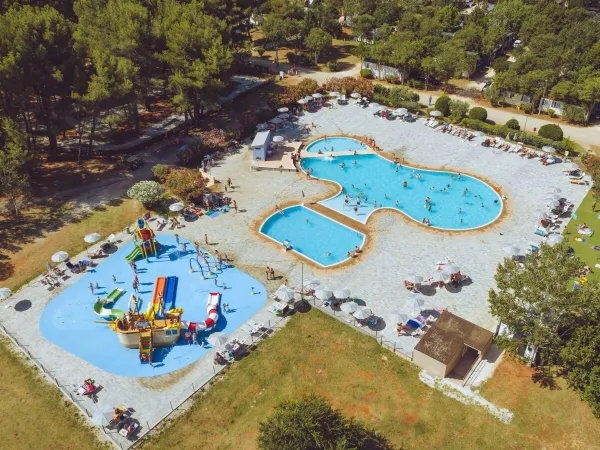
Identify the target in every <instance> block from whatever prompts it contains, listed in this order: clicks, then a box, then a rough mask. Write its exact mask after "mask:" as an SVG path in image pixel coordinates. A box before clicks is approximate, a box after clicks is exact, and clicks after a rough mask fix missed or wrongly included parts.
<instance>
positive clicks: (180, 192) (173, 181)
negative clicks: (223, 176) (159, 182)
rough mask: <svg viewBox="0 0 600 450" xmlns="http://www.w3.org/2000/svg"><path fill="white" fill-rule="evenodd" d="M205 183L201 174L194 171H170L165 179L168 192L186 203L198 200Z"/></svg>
mask: <svg viewBox="0 0 600 450" xmlns="http://www.w3.org/2000/svg"><path fill="white" fill-rule="evenodd" d="M205 183H206V181H205V179H204V178H202V173H200V172H199V171H198V170H194V169H185V168H182V169H175V170H171V171H170V172H169V173H168V175H167V177H166V178H165V186H166V187H167V189H168V190H169V192H170V193H171V194H173V195H175V196H177V197H179V198H180V199H182V200H186V201H196V200H199V198H200V196H201V195H202V190H203V189H204V186H205Z"/></svg>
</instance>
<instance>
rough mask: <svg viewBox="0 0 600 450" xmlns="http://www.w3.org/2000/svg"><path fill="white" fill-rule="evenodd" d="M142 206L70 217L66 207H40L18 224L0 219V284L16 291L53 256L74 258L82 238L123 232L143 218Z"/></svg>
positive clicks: (123, 203) (127, 203)
mask: <svg viewBox="0 0 600 450" xmlns="http://www.w3.org/2000/svg"><path fill="white" fill-rule="evenodd" d="M143 212H144V208H143V207H142V205H141V204H140V203H139V202H137V201H135V200H130V199H125V200H119V201H117V202H115V203H114V204H112V205H107V206H105V207H98V208H97V209H95V210H93V211H91V212H90V213H89V214H77V213H73V211H72V207H70V206H69V205H61V206H60V207H56V206H55V205H49V206H41V207H39V208H37V209H35V210H28V211H25V212H24V213H23V217H22V222H21V223H19V224H15V223H14V219H13V218H12V217H6V218H0V243H1V249H2V250H1V251H0V253H3V254H0V282H1V284H2V286H3V287H8V288H10V289H13V290H15V289H17V288H18V287H20V286H22V285H23V284H25V283H27V282H28V281H30V280H31V279H33V278H35V277H36V276H38V275H39V274H40V273H42V272H43V271H44V270H46V263H48V262H49V261H50V257H51V256H52V254H53V253H55V252H57V251H59V250H64V251H66V252H67V253H68V254H69V255H76V254H78V253H79V252H81V251H83V250H85V248H86V246H88V245H89V244H86V243H85V242H84V241H83V237H84V236H85V235H86V234H89V233H99V234H100V235H101V236H102V237H104V238H105V237H107V236H108V235H109V234H110V233H114V232H117V231H121V230H123V229H124V228H125V227H126V226H127V225H129V224H131V223H132V222H133V221H134V220H135V219H136V218H138V217H140V215H141V214H143Z"/></svg>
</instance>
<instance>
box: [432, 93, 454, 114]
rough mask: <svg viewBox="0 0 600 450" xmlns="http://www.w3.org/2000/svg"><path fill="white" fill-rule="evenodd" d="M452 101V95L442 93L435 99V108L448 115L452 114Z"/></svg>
mask: <svg viewBox="0 0 600 450" xmlns="http://www.w3.org/2000/svg"><path fill="white" fill-rule="evenodd" d="M450 102H451V99H450V97H448V96H447V95H442V96H440V97H439V98H438V99H437V100H436V101H435V109H437V110H438V111H439V112H441V113H442V114H443V115H444V116H447V115H448V114H450Z"/></svg>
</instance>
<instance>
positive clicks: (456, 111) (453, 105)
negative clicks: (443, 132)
mask: <svg viewBox="0 0 600 450" xmlns="http://www.w3.org/2000/svg"><path fill="white" fill-rule="evenodd" d="M468 112H469V103H468V102H464V101H462V100H451V101H450V117H451V119H452V120H454V121H457V120H460V119H462V118H463V117H465V116H466V115H467V113H468Z"/></svg>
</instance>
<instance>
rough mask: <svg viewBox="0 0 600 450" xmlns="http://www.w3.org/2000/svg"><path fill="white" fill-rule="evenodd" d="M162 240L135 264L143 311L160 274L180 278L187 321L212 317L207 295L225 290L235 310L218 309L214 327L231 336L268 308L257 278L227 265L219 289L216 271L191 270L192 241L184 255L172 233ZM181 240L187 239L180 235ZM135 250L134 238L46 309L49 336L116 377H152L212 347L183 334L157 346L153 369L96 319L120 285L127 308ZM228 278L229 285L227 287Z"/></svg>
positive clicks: (43, 321)
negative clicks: (99, 305) (100, 302)
mask: <svg viewBox="0 0 600 450" xmlns="http://www.w3.org/2000/svg"><path fill="white" fill-rule="evenodd" d="M157 240H158V242H160V243H161V244H162V247H163V249H162V252H161V254H160V255H159V257H158V258H156V257H153V256H151V257H150V258H149V261H148V262H147V261H146V260H143V259H140V260H138V261H137V262H136V264H137V268H138V276H139V280H140V288H139V291H140V297H141V299H142V302H141V305H140V310H141V311H145V310H146V309H147V308H148V305H149V303H150V302H151V301H152V296H153V293H154V284H155V282H156V278H157V277H161V276H176V277H178V278H179V280H178V285H177V294H176V297H175V307H177V308H183V316H182V319H183V320H184V321H188V322H199V321H201V320H204V319H205V318H206V315H207V313H206V300H207V298H208V294H209V293H210V292H220V293H221V294H222V297H221V302H225V303H228V304H229V309H230V312H229V313H227V314H223V310H222V308H221V307H220V308H219V321H218V322H217V325H216V327H215V328H214V329H213V331H222V332H224V333H226V334H231V333H232V332H233V331H234V330H236V329H237V328H239V327H240V326H241V325H243V324H244V322H246V321H247V320H248V319H250V317H252V316H253V315H254V314H255V313H256V312H258V311H259V310H260V309H261V308H262V307H263V306H264V304H265V301H266V290H265V288H264V286H263V285H262V284H260V283H259V282H258V281H256V280H255V279H254V278H252V277H250V276H249V275H247V274H245V273H244V272H241V271H240V270H238V269H236V268H234V267H228V268H225V269H223V270H222V271H220V273H218V274H217V275H216V279H217V283H218V286H217V287H215V283H214V278H215V275H213V277H212V278H210V277H208V276H207V278H206V280H204V281H203V280H202V278H201V275H200V272H199V271H198V268H197V266H196V263H195V262H194V263H193V265H192V267H193V268H194V269H195V270H196V271H195V272H194V273H190V258H192V256H194V255H195V254H194V253H193V251H190V248H191V249H193V248H194V246H193V244H190V243H188V253H187V254H186V255H183V254H182V253H180V252H178V251H177V246H176V243H175V238H174V236H173V235H169V234H159V235H158V236H157ZM180 242H185V240H183V239H181V240H180ZM132 250H133V242H129V243H127V244H125V245H124V246H123V247H121V248H120V249H119V250H118V251H117V252H115V253H114V254H113V255H111V256H109V257H108V258H106V259H105V260H103V261H102V262H101V263H100V264H99V265H98V266H97V267H96V268H95V269H94V270H93V271H91V272H89V273H87V274H86V275H84V276H83V277H82V278H81V279H80V280H79V281H77V282H76V283H75V284H73V285H72V286H70V287H68V288H67V289H66V290H65V291H63V292H61V293H60V294H59V295H57V296H56V297H55V298H54V299H53V300H52V301H51V302H50V303H49V304H48V306H46V308H45V309H44V311H43V312H42V316H41V318H40V330H41V332H42V335H43V336H44V338H45V339H47V340H49V341H51V342H52V343H54V344H56V345H58V346H59V347H62V348H63V349H65V350H67V351H68V352H70V353H72V354H74V355H76V356H78V357H79V358H81V359H83V360H85V361H87V362H89V363H91V364H93V365H95V366H97V367H99V368H100V369H102V370H104V371H106V372H109V373H112V374H115V375H121V376H127V377H150V376H154V375H162V374H165V373H169V372H173V371H175V370H178V369H181V368H182V367H185V366H187V365H189V364H191V363H193V362H194V361H197V360H198V359H200V358H201V357H202V356H204V355H205V354H206V353H207V352H208V351H209V350H210V345H207V346H206V347H204V348H203V347H200V346H199V345H191V346H190V345H187V343H186V341H185V339H183V338H181V339H180V340H179V342H178V343H177V344H176V345H175V346H174V347H172V348H157V349H155V350H154V352H153V355H152V359H153V362H154V366H155V368H154V369H153V368H152V367H150V365H148V364H140V362H139V357H138V350H137V349H128V348H125V347H123V346H122V345H121V344H119V341H118V338H117V335H116V334H115V333H114V332H113V331H112V330H111V329H110V327H109V326H108V325H104V324H100V323H94V321H95V320H99V321H102V319H101V318H100V317H98V316H96V314H95V313H94V310H93V306H94V303H95V300H96V297H97V296H101V297H104V296H106V294H108V293H109V292H110V291H111V290H112V289H114V288H115V287H120V288H123V289H125V293H124V294H123V295H122V296H121V297H120V298H119V300H118V301H117V302H116V303H115V306H113V307H114V308H118V309H122V310H124V311H127V304H128V302H129V297H130V295H131V294H132V288H131V286H132V281H133V271H132V270H131V268H130V267H129V264H127V263H126V262H125V256H126V255H127V254H129V253H130V252H131V251H132ZM113 274H114V275H115V276H116V278H117V284H115V283H113V281H112V275H113ZM90 282H91V283H94V284H96V283H98V284H99V285H100V288H99V289H96V292H95V295H92V293H91V292H90V289H89V284H90ZM223 282H225V284H226V289H224V288H223ZM252 288H254V293H255V294H254V295H252ZM207 336H208V334H206V333H202V332H201V333H200V334H199V336H198V338H199V339H201V338H203V337H204V338H205V337H207Z"/></svg>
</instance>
